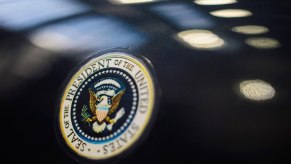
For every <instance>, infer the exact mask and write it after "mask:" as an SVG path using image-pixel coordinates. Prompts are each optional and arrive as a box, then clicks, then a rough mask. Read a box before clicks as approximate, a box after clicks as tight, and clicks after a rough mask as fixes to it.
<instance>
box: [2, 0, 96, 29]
mask: <svg viewBox="0 0 291 164" xmlns="http://www.w3.org/2000/svg"><path fill="white" fill-rule="evenodd" d="M89 10H90V7H89V6H87V5H84V4H81V3H78V2H77V1H74V0H43V1H40V0H16V1H10V2H9V3H8V2H7V3H1V5H0V27H3V28H7V29H9V30H15V31H18V30H23V29H26V28H31V27H33V26H36V25H39V24H42V23H45V22H47V21H51V20H55V19H60V18H64V17H68V16H72V15H75V14H80V13H84V12H87V11H89Z"/></svg>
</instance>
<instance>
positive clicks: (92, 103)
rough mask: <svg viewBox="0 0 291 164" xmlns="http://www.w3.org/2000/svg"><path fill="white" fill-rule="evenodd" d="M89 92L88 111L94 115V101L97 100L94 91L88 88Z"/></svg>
mask: <svg viewBox="0 0 291 164" xmlns="http://www.w3.org/2000/svg"><path fill="white" fill-rule="evenodd" d="M89 94H90V102H89V105H90V111H91V113H92V114H93V115H94V116H95V115H96V112H95V111H96V101H97V97H96V95H95V93H94V92H93V91H92V89H89Z"/></svg>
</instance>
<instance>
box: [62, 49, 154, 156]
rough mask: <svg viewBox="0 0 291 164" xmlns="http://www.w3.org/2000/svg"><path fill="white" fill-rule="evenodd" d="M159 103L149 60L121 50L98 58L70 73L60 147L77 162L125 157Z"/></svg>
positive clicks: (146, 126) (64, 95)
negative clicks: (122, 155)
mask: <svg viewBox="0 0 291 164" xmlns="http://www.w3.org/2000/svg"><path fill="white" fill-rule="evenodd" d="M156 99H157V93H156V82H155V78H154V76H153V70H152V68H151V65H150V64H149V63H148V61H147V60H143V59H142V58H140V57H137V56H135V55H132V52H130V51H126V50H120V49H115V50H111V51H105V52H99V53H97V54H94V55H92V57H91V58H89V59H87V60H86V61H84V62H83V63H82V64H81V65H80V66H79V67H78V68H77V69H76V70H75V72H73V73H72V75H71V76H70V79H69V80H68V82H67V83H66V86H65V88H64V91H63V92H62V97H61V100H60V101H61V102H60V104H59V106H58V114H57V116H58V119H57V120H58V123H57V124H58V126H57V128H58V133H59V136H60V137H59V138H60V142H61V143H62V145H63V147H65V149H66V150H68V152H69V153H70V154H71V156H75V157H77V158H78V159H86V160H106V159H111V158H114V157H116V156H118V155H121V154H122V153H124V152H126V151H128V150H130V149H131V148H132V147H134V146H135V145H136V143H138V142H139V140H140V139H141V138H142V137H143V136H144V135H145V133H146V132H147V131H148V129H149V124H150V122H151V120H152V118H153V113H154V108H155V104H156ZM127 154H128V153H127Z"/></svg>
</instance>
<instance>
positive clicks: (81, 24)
mask: <svg viewBox="0 0 291 164" xmlns="http://www.w3.org/2000/svg"><path fill="white" fill-rule="evenodd" d="M145 38H146V36H145V35H144V34H143V33H141V32H139V31H138V30H137V29H135V28H134V27H132V26H130V25H128V24H126V23H125V22H122V21H119V20H116V19H113V18H111V17H104V16H97V15H96V16H83V17H79V18H76V19H72V20H68V21H64V22H61V23H57V24H53V25H49V26H46V27H44V28H41V29H39V30H36V31H34V32H32V33H31V34H30V35H29V39H30V41H31V42H32V43H33V44H34V45H36V46H38V47H41V48H44V49H47V50H50V51H52V52H58V53H67V52H70V53H79V52H84V51H90V50H97V49H106V48H111V47H118V46H124V47H128V46H131V47H135V48H137V47H138V46H140V45H141V44H143V43H144V42H145V41H146V39H145Z"/></svg>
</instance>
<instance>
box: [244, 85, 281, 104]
mask: <svg viewBox="0 0 291 164" xmlns="http://www.w3.org/2000/svg"><path fill="white" fill-rule="evenodd" d="M240 92H241V94H242V95H243V96H244V97H245V98H247V99H250V100H254V101H264V100H269V99H272V98H273V97H274V96H275V93H276V91H275V89H274V88H273V87H272V86H271V85H270V84H269V83H267V82H265V81H263V80H245V81H243V82H241V83H240Z"/></svg>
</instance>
